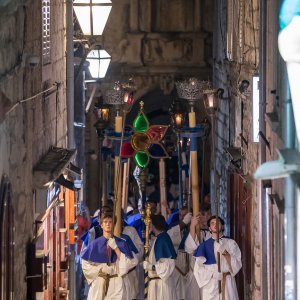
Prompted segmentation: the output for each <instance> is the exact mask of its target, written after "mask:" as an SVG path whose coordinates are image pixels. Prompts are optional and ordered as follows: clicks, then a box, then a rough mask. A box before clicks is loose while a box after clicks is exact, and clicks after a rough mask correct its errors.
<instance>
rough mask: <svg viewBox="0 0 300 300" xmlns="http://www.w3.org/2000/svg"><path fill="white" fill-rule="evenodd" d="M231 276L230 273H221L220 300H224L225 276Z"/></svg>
mask: <svg viewBox="0 0 300 300" xmlns="http://www.w3.org/2000/svg"><path fill="white" fill-rule="evenodd" d="M229 275H231V274H230V272H225V273H222V300H225V283H226V276H229Z"/></svg>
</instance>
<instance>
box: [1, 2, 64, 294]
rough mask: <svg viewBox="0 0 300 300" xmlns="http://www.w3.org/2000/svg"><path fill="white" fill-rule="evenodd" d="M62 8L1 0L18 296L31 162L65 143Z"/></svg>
mask: <svg viewBox="0 0 300 300" xmlns="http://www.w3.org/2000/svg"><path fill="white" fill-rule="evenodd" d="M64 11H65V8H64V4H63V2H62V1H58V0H52V1H51V2H50V1H47V0H45V1H17V0H16V1H4V2H3V3H1V4H0V44H1V49H0V107H1V110H0V113H1V116H0V117H1V120H0V136H1V139H0V152H1V159H0V174H1V176H2V175H4V174H6V175H7V177H8V179H9V181H10V183H11V200H12V208H13V212H14V240H13V243H14V258H13V266H14V268H13V287H14V288H13V290H14V291H13V292H14V299H26V290H27V282H26V280H25V277H26V274H27V270H26V265H25V262H26V252H27V250H26V249H27V246H28V243H29V242H30V241H31V239H32V238H33V235H34V230H35V225H34V222H35V217H36V211H35V202H34V191H35V182H34V179H33V168H34V166H35V165H36V164H37V163H38V161H39V160H40V159H41V157H42V156H43V155H44V154H45V153H46V152H47V151H48V150H49V148H50V147H51V146H56V147H64V148H65V147H66V96H65V89H66V83H65V80H66V68H65V65H66V59H65V19H64V18H65V14H64ZM44 91H46V92H44ZM10 226H13V224H10Z"/></svg>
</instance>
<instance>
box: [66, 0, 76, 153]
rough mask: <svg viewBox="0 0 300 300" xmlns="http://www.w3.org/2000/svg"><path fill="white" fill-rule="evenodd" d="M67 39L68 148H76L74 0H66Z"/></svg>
mask: <svg viewBox="0 0 300 300" xmlns="http://www.w3.org/2000/svg"><path fill="white" fill-rule="evenodd" d="M66 27H67V28H66V39H67V41H66V42H67V61H66V63H67V128H68V148H69V149H74V148H75V140H74V44H73V1H72V0H66Z"/></svg>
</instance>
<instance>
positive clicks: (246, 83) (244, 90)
mask: <svg viewBox="0 0 300 300" xmlns="http://www.w3.org/2000/svg"><path fill="white" fill-rule="evenodd" d="M249 86H250V82H249V81H248V80H246V79H244V80H242V81H241V82H240V84H239V91H240V93H241V94H245V93H247V92H248V88H249Z"/></svg>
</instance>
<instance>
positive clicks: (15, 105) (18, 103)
mask: <svg viewBox="0 0 300 300" xmlns="http://www.w3.org/2000/svg"><path fill="white" fill-rule="evenodd" d="M60 85H61V83H60V82H55V83H53V85H52V86H51V87H49V88H47V89H45V90H43V91H41V92H39V93H37V94H35V95H33V96H31V97H29V98H26V99H22V100H19V101H17V102H16V103H15V104H14V105H13V106H12V107H11V108H10V110H8V111H7V112H6V113H5V116H7V115H8V114H9V113H11V112H12V111H13V110H14V109H15V108H16V107H17V106H19V105H20V104H22V103H25V102H28V101H30V100H33V99H35V98H36V97H38V96H40V95H42V94H44V93H47V92H50V91H51V90H53V89H58V87H59V86H60Z"/></svg>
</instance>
